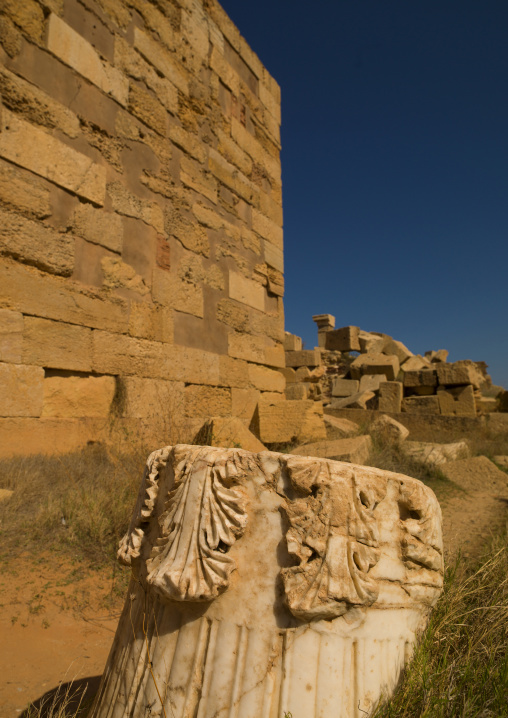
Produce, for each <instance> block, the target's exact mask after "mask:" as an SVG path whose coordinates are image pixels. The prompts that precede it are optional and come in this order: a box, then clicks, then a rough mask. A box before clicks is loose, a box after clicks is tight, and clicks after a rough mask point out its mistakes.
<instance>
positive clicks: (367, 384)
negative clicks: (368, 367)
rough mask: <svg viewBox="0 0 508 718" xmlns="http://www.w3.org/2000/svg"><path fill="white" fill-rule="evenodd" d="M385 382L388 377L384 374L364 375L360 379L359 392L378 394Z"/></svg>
mask: <svg viewBox="0 0 508 718" xmlns="http://www.w3.org/2000/svg"><path fill="white" fill-rule="evenodd" d="M385 381H386V377H385V375H384V374H364V375H363V376H362V377H361V379H360V389H359V391H373V392H376V391H378V390H379V387H380V385H381V384H383V383H384V382H385Z"/></svg>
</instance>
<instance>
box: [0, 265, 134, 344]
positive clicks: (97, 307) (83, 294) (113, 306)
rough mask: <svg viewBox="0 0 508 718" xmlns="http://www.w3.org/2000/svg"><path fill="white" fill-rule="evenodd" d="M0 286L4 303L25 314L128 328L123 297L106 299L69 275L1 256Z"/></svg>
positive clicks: (97, 326)
mask: <svg viewBox="0 0 508 718" xmlns="http://www.w3.org/2000/svg"><path fill="white" fill-rule="evenodd" d="M0 287H2V292H1V293H0V295H3V296H4V297H8V298H9V303H8V305H7V306H9V307H12V308H13V309H16V310H19V311H21V312H23V313H24V314H31V315H33V316H41V317H46V318H48V319H55V320H59V321H62V322H69V323H71V324H78V325H84V326H88V327H94V328H99V329H106V330H111V331H119V332H122V331H124V332H126V331H127V330H128V326H129V312H128V305H127V302H126V301H125V300H123V299H120V298H118V297H113V296H111V295H110V296H109V297H108V299H107V301H106V300H105V298H104V296H103V295H101V294H100V293H99V292H98V291H92V290H90V289H85V288H83V287H82V286H81V285H79V284H78V283H74V282H71V281H70V280H69V279H63V278H62V277H55V276H52V275H49V274H47V273H46V272H40V271H38V270H37V269H34V268H33V267H26V266H24V265H22V264H19V263H18V262H13V261H9V260H2V258H0ZM1 302H2V296H0V303H1ZM4 306H5V305H4Z"/></svg>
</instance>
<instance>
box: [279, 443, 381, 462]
mask: <svg viewBox="0 0 508 718" xmlns="http://www.w3.org/2000/svg"><path fill="white" fill-rule="evenodd" d="M371 447H372V439H371V438H370V436H355V437H352V438H349V439H335V440H333V441H318V442H315V443H312V444H304V445H303V446H298V447H297V448H296V449H293V450H292V451H291V453H292V454H296V455H298V456H318V457H320V458H322V459H333V460H334V461H347V462H349V463H351V464H364V463H365V462H366V461H367V460H368V458H369V454H370V450H371Z"/></svg>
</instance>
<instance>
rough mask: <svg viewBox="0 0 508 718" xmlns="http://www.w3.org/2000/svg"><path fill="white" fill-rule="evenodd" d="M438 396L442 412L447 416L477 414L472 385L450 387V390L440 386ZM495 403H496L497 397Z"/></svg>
mask: <svg viewBox="0 0 508 718" xmlns="http://www.w3.org/2000/svg"><path fill="white" fill-rule="evenodd" d="M437 396H438V399H439V408H440V410H441V414H444V415H445V416H476V402H475V396H474V390H473V387H472V386H471V385H469V386H464V387H462V386H459V387H450V388H448V390H446V389H443V388H442V387H439V389H438V390H437ZM494 403H496V402H495V399H494Z"/></svg>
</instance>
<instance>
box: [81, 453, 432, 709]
mask: <svg viewBox="0 0 508 718" xmlns="http://www.w3.org/2000/svg"><path fill="white" fill-rule="evenodd" d="M282 476H284V477H285V478H284V480H282V479H281V477H282ZM281 512H282V513H283V515H284V520H283V521H281V517H280V513H281ZM413 517H418V518H413ZM189 527H190V530H188V529H189ZM281 551H286V552H287V553H289V557H290V558H289V559H284V560H283V562H282V567H281V560H280V556H281ZM442 553H443V549H442V539H441V513H440V508H439V504H438V502H437V500H436V497H435V496H434V494H433V493H432V491H431V490H430V489H429V488H428V487H426V486H424V485H423V484H422V483H421V482H419V481H417V480H415V479H411V478H409V477H405V476H401V475H400V474H393V473H391V472H387V471H381V470H379V469H373V468H370V467H362V466H353V465H352V464H350V463H346V464H344V463H341V462H334V461H330V460H326V459H319V458H304V457H301V456H295V455H283V454H276V453H271V452H270V453H268V452H263V453H261V454H252V453H250V452H247V451H243V450H241V449H229V450H225V449H216V448H211V447H200V446H185V445H183V446H182V445H180V446H176V447H170V446H168V447H165V448H164V449H161V450H158V451H155V452H153V453H152V454H151V455H150V457H149V458H148V462H147V468H146V470H145V475H144V478H143V481H142V485H141V487H140V492H139V498H138V501H137V504H136V507H135V509H134V514H133V517H132V520H131V524H130V527H129V530H128V532H127V534H126V536H125V537H124V538H123V539H122V541H121V544H120V550H119V554H118V555H119V560H120V561H121V562H122V563H123V564H126V565H128V566H129V567H130V568H131V569H132V571H133V578H132V581H131V584H130V587H129V591H128V597H127V602H128V603H127V607H126V610H125V611H124V612H123V616H122V618H121V619H120V624H119V626H118V630H117V637H116V640H115V642H114V645H113V648H112V651H111V654H110V657H109V660H108V665H107V667H106V670H105V672H104V678H103V682H102V686H101V688H100V689H99V693H98V696H99V698H98V699H97V702H96V704H95V707H94V709H93V710H92V717H93V718H105V716H106V715H107V714H108V711H111V710H114V711H115V712H116V714H117V716H118V718H126V716H127V715H129V716H131V718H140V717H141V716H142V715H143V714H144V713H146V706H150V707H151V708H150V709H151V710H152V712H153V711H156V712H158V713H160V714H162V713H163V712H166V713H168V714H169V713H170V712H171V715H172V716H174V718H183V716H185V715H190V714H192V715H203V716H212V715H222V714H224V715H225V714H226V713H227V712H228V711H229V710H230V707H231V706H232V705H234V706H235V707H236V715H237V718H248V717H249V716H259V715H262V713H263V710H265V712H266V714H267V715H272V714H273V715H275V714H277V712H280V709H279V706H280V701H281V698H280V696H281V695H283V696H285V698H283V699H282V700H283V701H284V710H285V711H288V712H290V713H291V714H292V715H293V716H294V718H318V717H319V716H321V717H323V716H325V717H328V716H331V715H337V716H339V715H341V716H348V717H349V716H351V718H352V716H353V715H356V713H357V711H358V710H361V711H363V712H364V713H365V714H369V713H370V712H371V711H372V710H373V709H374V707H375V705H376V703H377V701H378V699H379V697H380V696H381V694H384V695H386V694H387V692H388V693H389V692H391V691H392V690H393V689H394V687H395V685H396V684H397V681H398V678H399V675H400V671H401V670H402V667H403V665H404V662H405V661H406V660H407V658H408V656H409V655H410V648H411V646H412V645H413V644H414V643H415V640H416V637H417V635H419V633H420V632H421V630H422V628H423V627H424V625H425V622H426V620H427V617H428V614H429V610H430V607H431V606H433V605H434V604H435V602H436V601H437V598H438V596H439V594H440V592H441V589H442V584H443V558H442ZM198 609H199V610H198ZM353 618H354V621H353V620H352V619H353ZM139 637H141V638H139ZM352 645H355V646H356V648H355V657H356V660H355V661H354V662H353V663H352V664H351V665H350V664H349V663H347V664H345V663H344V660H345V657H346V658H348V659H349V657H350V655H351V646H352ZM145 646H146V651H147V654H149V655H150V661H151V666H150V668H151V672H152V673H153V675H154V676H156V677H157V679H156V680H157V683H155V682H154V681H144V680H143V675H146V674H145V673H144V667H145V666H146V655H145V652H144V650H143V651H141V653H140V649H141V648H142V647H145ZM213 646H215V647H216V648H215V650H212V647H213ZM345 665H347V666H349V667H348V669H347V670H345V668H344V666H345ZM309 675H312V676H313V679H312V681H309V680H308V676H309ZM126 685H127V686H129V694H128V695H126V694H125V691H124V689H123V687H124V686H126ZM202 685H204V686H205V687H206V690H199V688H198V687H199V686H202ZM182 686H183V690H182ZM194 686H195V687H196V689H194ZM351 707H353V708H351Z"/></svg>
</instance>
